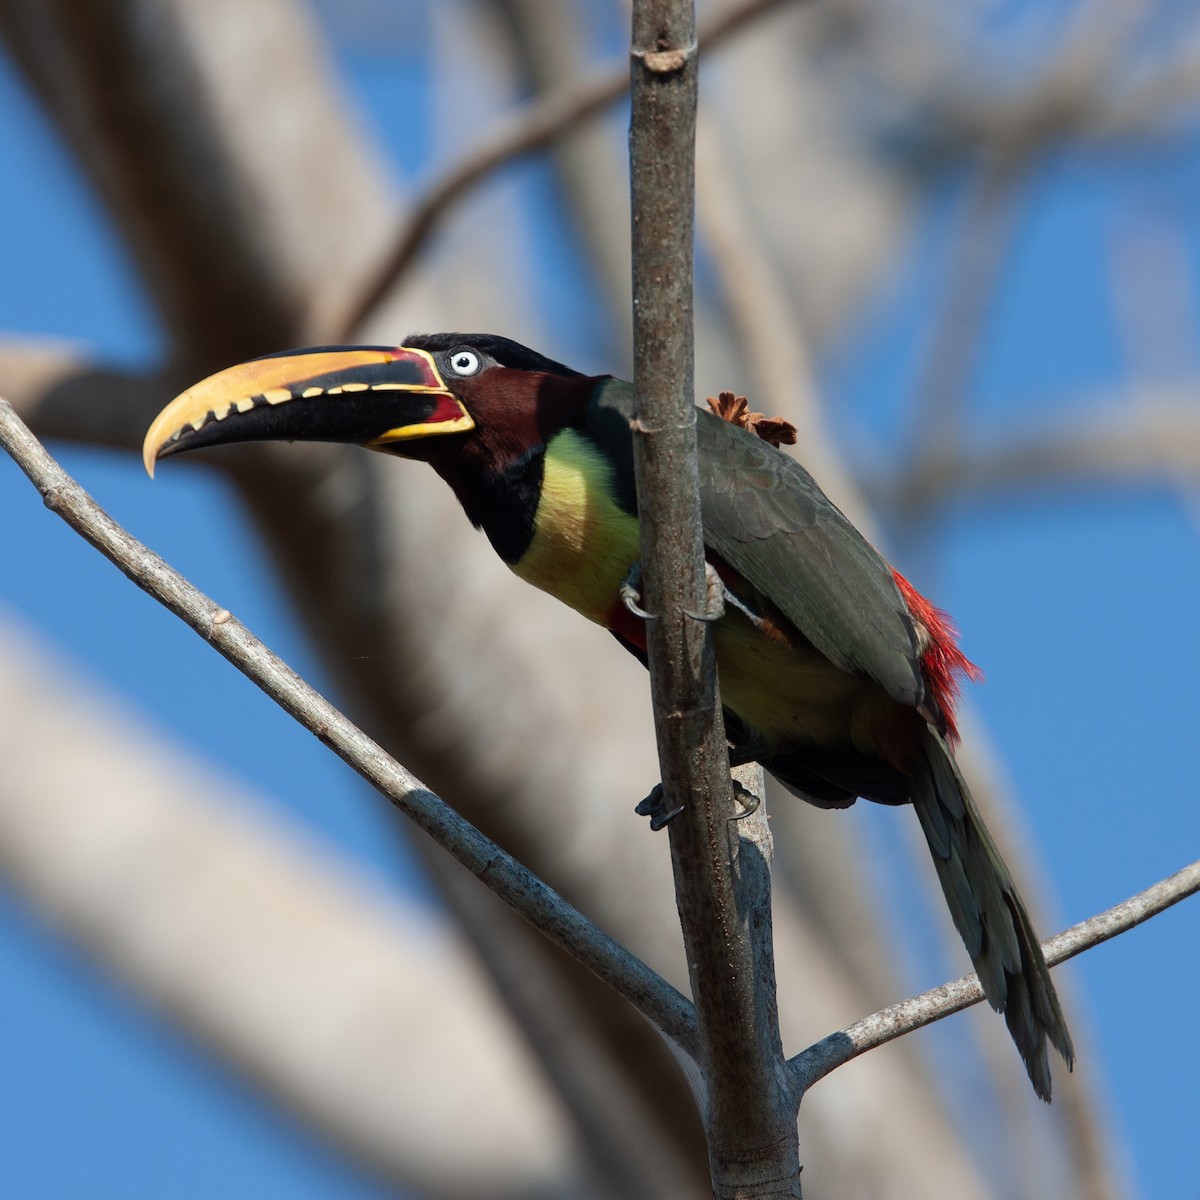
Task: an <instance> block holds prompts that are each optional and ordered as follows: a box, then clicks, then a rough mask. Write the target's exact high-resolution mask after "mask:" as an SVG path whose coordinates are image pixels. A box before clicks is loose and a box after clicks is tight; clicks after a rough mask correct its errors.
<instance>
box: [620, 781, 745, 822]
mask: <svg viewBox="0 0 1200 1200" xmlns="http://www.w3.org/2000/svg"><path fill="white" fill-rule="evenodd" d="M730 783H732V784H733V798H734V800H736V801H737V802H738V803H739V804H740V805H741V806H742V811H741V812H740V813H736V814H735V815H734V816H732V817H730V820H731V821H743V820H745V819H746V817H749V816H753V814H754V813H756V812H757V811H758V806H759V805H760V804H761V803H762V800H761V798H760V797H759V796H756V795H755V794H754V792H752V791H751V790H750V789H749V788H748V787H746V786H745V785H743V784H741V783H739V782H738V781H737V780H736V779H731V780H730ZM633 811H634V812H635V813H637V815H638V816H639V817H649V818H650V828H651V829H652V830H654V831H655V832H656V833H657V832H658V830H660V829H663V828H664V827H665V826H666V825H668V824H669V823H670V822H671V821H673V820H674V819H675V818H676V817H677V816H679V814H680V813H681V812H683V805H682V804H680V805H677V806H676V807H675V808H672V809H668V808H667V801H666V794H665V793H664V792H663V785H662V784H661V783H656V784H655V785H654V787H653V788H652V789H651V790H650V795H648V796H647V797H646V798H645V799H644V800H642V801H640V802H639V803H638V805H637V806H636V807H635V808H634V810H633Z"/></svg>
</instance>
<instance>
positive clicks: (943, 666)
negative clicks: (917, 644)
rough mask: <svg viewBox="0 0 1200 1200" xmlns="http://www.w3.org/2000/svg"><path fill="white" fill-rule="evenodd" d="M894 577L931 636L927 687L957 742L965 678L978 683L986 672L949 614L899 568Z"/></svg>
mask: <svg viewBox="0 0 1200 1200" xmlns="http://www.w3.org/2000/svg"><path fill="white" fill-rule="evenodd" d="M892 578H893V579H895V581H896V586H897V587H898V588H899V589H900V595H901V596H902V597H903V598H904V603H905V604H907V605H908V611H909V612H910V613H911V614H912V615H913V619H914V620H916V621H917V622H918V623H919V624H920V625H922V626H924V628H925V631H926V633H927V635H928V640H929V644H928V645H927V646H926V647H925V649H924V651H923V652H922V654H921V674H922V675H924V676H925V686H926V687H927V688H928V689H929V693H930V695H931V696H932V697H933V700H934V704H935V705H936V708H937V710H938V711H939V712H940V713H941V715H942V719H943V720H944V721H945V722H946V736H947V737H948V738H949V739H950V740H951V741H952V742H957V741H958V723H957V722H956V721H955V719H954V706H955V705H956V704H957V703H958V697H959V692H960V691H961V690H962V677H963V676H964V675H965V676H966V677H967V678H968V679H970V680H971V681H972V682H975V683H977V682H978V681H979V680H981V679H982V678H983V672H982V671H981V670H980V669H979V668H978V667H977V666H976V665H975V664H974V663H973V662H972V661H971V660H970V659H969V658H968V657H967V656H966V655H965V654H964V653H963V652H962V651H961V650H960V649H959V647H958V630H956V629H955V628H954V625H953V624H952V623H951V621H950V618H949V617H948V616H947V615H946V613H944V612H943V611H942V610H941V609H940V608H937V607H936V606H935V605H933V604H930V603H929V601H928V600H926V599H925V597H924V596H922V595H921V593H920V592H918V591H917V589H916V588H915V587H913V585H912V584H911V583H909V582H908V580H907V579H905V578H904V576H903V575H901V574H900V572H899V571H897V570H896V569H895V568H893V569H892Z"/></svg>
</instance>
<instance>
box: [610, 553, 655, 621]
mask: <svg viewBox="0 0 1200 1200" xmlns="http://www.w3.org/2000/svg"><path fill="white" fill-rule="evenodd" d="M617 590H618V593H619V595H620V597H621V603H622V604H624V605H625V607H626V608H627V609H629V611H630V612H631V613H633V615H634V616H635V617H640V618H641V619H642V620H643V621H657V620H658V617H657V615H656V614H655V613H650V612H647V611H646V610H645V609H644V608H643V607H642V606H641V599H642V564H641V563H640V562H637V561H634V563H633V564H632V565H631V566H630V568H629V570H628V571H627V572H626V573H625V578H624V579H622V580H621V586H620V588H618V589H617Z"/></svg>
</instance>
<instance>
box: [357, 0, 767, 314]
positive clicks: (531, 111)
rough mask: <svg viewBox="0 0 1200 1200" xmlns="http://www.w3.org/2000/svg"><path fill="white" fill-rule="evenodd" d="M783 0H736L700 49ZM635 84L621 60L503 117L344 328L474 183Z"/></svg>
mask: <svg viewBox="0 0 1200 1200" xmlns="http://www.w3.org/2000/svg"><path fill="white" fill-rule="evenodd" d="M781 3H783V0H734V2H732V3H730V4H729V5H728V6H727V7H726V8H725V9H724V10H722V11H721V12H718V13H716V14H715V15H714V16H712V17H711V18H709V20H708V21H707V22H705V24H704V26H703V28H702V29H701V30H700V33H699V37H698V39H697V43H698V46H699V48H700V49H701V50H712V49H715V48H716V47H717V46H719V45H720V44H721V42H723V41H724V40H725V39H726V38H728V37H730V36H731V35H733V34H735V33H737V32H738V31H739V30H741V29H742V28H743V27H744V26H745V25H747V24H748V23H749V22H750V21H752V20H753V19H754V18H755V17H758V16H759V15H761V14H762V13H765V12H769V11H770V10H771V9H773V8H776V7H778V6H779V5H780V4H781ZM628 90H629V71H628V69H627V67H626V64H625V63H620V64H616V65H614V66H612V67H608V68H605V69H603V70H600V71H597V72H595V73H594V74H592V75H590V76H588V77H587V78H586V79H583V80H580V82H578V83H576V84H573V85H572V86H570V87H565V88H561V89H558V90H556V91H553V92H549V93H547V94H546V95H545V96H543V97H541V98H540V99H538V100H535V101H533V102H532V103H530V104H528V105H526V106H525V107H524V108H522V109H520V110H519V111H518V112H517V113H515V114H514V115H513V116H511V117H509V118H508V119H506V120H505V121H503V122H502V123H501V124H500V126H499V128H495V129H489V130H488V131H487V133H486V134H485V135H484V137H483V138H482V139H481V140H480V142H479V143H478V144H477V145H476V146H475V147H473V148H472V149H471V150H468V151H467V153H466V154H464V155H463V157H462V158H460V159H459V161H458V162H457V163H454V164H452V165H451V166H450V167H449V169H448V170H446V171H445V173H444V174H443V175H442V177H441V178H440V179H438V180H436V181H435V182H434V183H433V184H432V185H431V186H430V187H429V188H428V189H427V190H426V192H425V194H424V195H423V196H422V197H421V198H420V200H418V201H417V204H416V206H415V207H414V208H413V210H412V211H411V212H410V213H409V214H408V216H407V217H406V218H405V221H404V224H403V226H402V227H401V229H400V231H399V234H398V236H397V237H396V240H395V242H394V244H393V247H392V250H391V252H390V253H388V254H387V255H386V256H385V258H384V259H383V262H382V265H381V266H380V267H379V269H378V271H377V272H376V273H375V274H374V276H373V277H372V279H371V280H370V282H369V283H368V284H367V285H366V287H365V289H364V290H363V293H362V295H361V296H360V297H359V298H358V300H357V301H356V302H355V303H354V305H353V307H352V308H351V310H350V311H349V312H348V313H347V314H346V315H345V316H344V317H343V318H342V319H341V320H340V321H339V322H338V325H339V329H340V332H341V335H342V336H343V337H349V336H350V335H351V334H352V333H353V332H354V330H355V329H357V328H358V327H359V326H360V325H361V324H362V323H363V322H364V321H365V320H366V319H367V318H368V317H369V316H370V315H371V313H372V312H373V311H374V310H375V308H376V307H377V306H378V305H379V303H380V301H382V300H383V298H384V296H386V295H387V293H388V292H389V291H390V290H391V289H392V287H393V286H394V285H395V284H396V282H397V281H398V280H399V279H401V278H402V277H403V276H404V275H405V273H406V272H407V271H408V269H409V267H410V266H411V265H412V262H413V260H414V259H415V258H416V257H417V255H418V254H419V253H420V252H421V250H422V249H423V248H424V246H425V244H426V243H427V242H428V241H429V238H430V236H431V234H432V233H433V232H434V230H435V229H437V227H438V226H439V225H440V224H441V222H442V220H443V219H444V218H445V217H446V215H447V214H448V213H449V211H450V210H451V209H452V208H453V207H454V205H455V204H457V203H458V201H459V200H461V199H462V198H463V197H464V196H466V195H467V194H469V193H470V192H471V190H472V189H473V188H475V187H477V186H478V185H479V184H480V183H482V182H483V181H484V180H486V179H487V178H489V177H490V176H491V175H494V174H495V173H496V172H497V171H498V170H499V169H500V168H501V167H503V166H506V165H507V164H509V163H511V162H513V161H514V160H515V159H518V158H523V157H524V156H525V155H527V154H533V153H535V152H537V151H539V150H544V149H546V147H547V146H550V145H551V144H553V143H554V142H556V141H558V140H559V139H560V138H563V137H565V136H566V135H567V134H569V133H570V132H571V131H572V130H574V129H576V128H577V127H578V126H579V125H581V124H583V122H585V121H588V120H590V119H591V118H593V117H596V116H599V115H600V113H602V112H603V111H604V110H605V109H606V108H608V107H610V106H611V105H613V104H616V103H617V101H619V100H620V99H621V98H622V97H623V96H624V95H625V94H626V93H627V92H628Z"/></svg>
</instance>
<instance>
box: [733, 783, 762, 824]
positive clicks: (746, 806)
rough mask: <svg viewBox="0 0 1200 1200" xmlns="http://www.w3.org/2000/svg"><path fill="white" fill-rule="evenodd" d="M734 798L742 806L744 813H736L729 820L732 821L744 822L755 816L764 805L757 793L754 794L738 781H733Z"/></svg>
mask: <svg viewBox="0 0 1200 1200" xmlns="http://www.w3.org/2000/svg"><path fill="white" fill-rule="evenodd" d="M733 798H734V799H735V800H736V801H737V802H738V803H739V804H740V805H741V806H742V811H741V812H740V813H734V815H733V816H732V817H730V818H729V819H730V820H731V821H744V820H745V819H746V818H747V817H752V816H754V814H755V813H756V812H758V806H759V805H760V804H762V797H761V796H760V795H758V793H757V792H752V791H751V790H750V789H749V788H748V787H746V785H745V784H744V783H739V782H738V780H736V779H735V780H733Z"/></svg>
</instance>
